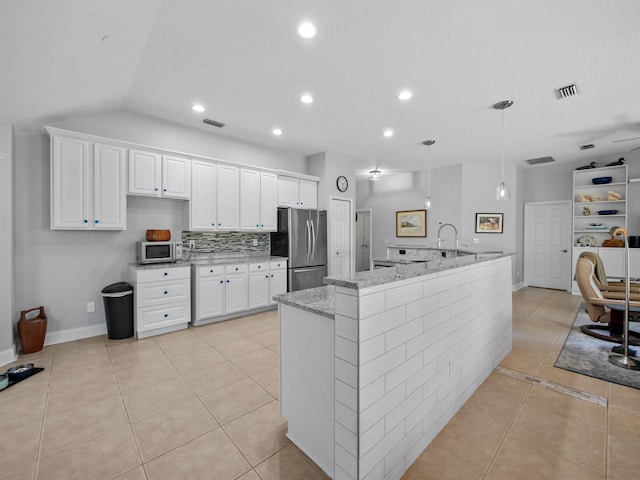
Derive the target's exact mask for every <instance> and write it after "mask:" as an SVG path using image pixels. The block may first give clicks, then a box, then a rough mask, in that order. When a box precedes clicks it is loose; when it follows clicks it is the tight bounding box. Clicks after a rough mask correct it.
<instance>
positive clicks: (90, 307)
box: [87, 302, 96, 313]
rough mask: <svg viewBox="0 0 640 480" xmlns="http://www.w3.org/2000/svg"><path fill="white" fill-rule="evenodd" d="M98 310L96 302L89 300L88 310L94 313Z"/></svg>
mask: <svg viewBox="0 0 640 480" xmlns="http://www.w3.org/2000/svg"><path fill="white" fill-rule="evenodd" d="M95 311H96V302H87V312H89V313H93V312H95Z"/></svg>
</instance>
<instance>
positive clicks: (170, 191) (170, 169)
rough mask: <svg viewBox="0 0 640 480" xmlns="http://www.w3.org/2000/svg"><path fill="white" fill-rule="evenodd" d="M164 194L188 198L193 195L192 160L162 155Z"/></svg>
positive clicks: (171, 196)
mask: <svg viewBox="0 0 640 480" xmlns="http://www.w3.org/2000/svg"><path fill="white" fill-rule="evenodd" d="M162 196H163V197H168V198H179V199H185V200H188V199H189V198H190V196H191V160H189V159H187V158H179V157H170V156H169V155H163V157H162Z"/></svg>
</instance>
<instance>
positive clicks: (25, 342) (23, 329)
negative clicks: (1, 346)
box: [18, 307, 47, 353]
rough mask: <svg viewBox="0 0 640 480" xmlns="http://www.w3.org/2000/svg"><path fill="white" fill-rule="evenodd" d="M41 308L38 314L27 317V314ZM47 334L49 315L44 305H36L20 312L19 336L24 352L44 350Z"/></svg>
mask: <svg viewBox="0 0 640 480" xmlns="http://www.w3.org/2000/svg"><path fill="white" fill-rule="evenodd" d="M36 310H39V313H38V316H37V317H33V318H27V314H28V313H30V312H33V311H36ZM46 334H47V315H46V314H45V313H44V307H36V308H32V309H30V310H23V311H22V312H20V320H18V338H20V344H21V345H22V353H35V352H39V351H40V350H42V347H43V346H44V337H45V335H46Z"/></svg>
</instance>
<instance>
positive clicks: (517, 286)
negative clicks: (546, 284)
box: [511, 282, 524, 292]
mask: <svg viewBox="0 0 640 480" xmlns="http://www.w3.org/2000/svg"><path fill="white" fill-rule="evenodd" d="M523 288H524V282H520V283H514V284H513V285H511V289H512V291H514V292H517V291H518V290H522V289H523Z"/></svg>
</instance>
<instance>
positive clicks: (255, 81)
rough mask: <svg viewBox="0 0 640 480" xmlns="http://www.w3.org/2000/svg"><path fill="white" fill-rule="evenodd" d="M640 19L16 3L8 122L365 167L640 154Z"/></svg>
mask: <svg viewBox="0 0 640 480" xmlns="http://www.w3.org/2000/svg"><path fill="white" fill-rule="evenodd" d="M303 20H311V21H312V22H313V23H315V25H316V26H317V28H318V34H317V35H316V37H314V38H313V39H303V38H301V37H300V36H299V35H298V34H297V27H298V24H299V23H300V22H301V21H303ZM639 25H640V2H638V1H637V0H535V1H532V0H482V1H479V0H397V1H389V0H315V1H310V0H189V1H184V0H164V1H162V0H109V1H105V0H24V1H18V0H0V65H1V66H2V68H1V69H0V125H7V124H13V125H15V126H16V128H17V129H18V130H20V129H33V128H41V127H42V126H43V125H45V124H49V123H52V122H55V121H59V120H64V119H65V118H69V117H72V116H76V115H82V114H90V113H96V112H101V111H107V110H114V109H126V110H130V111H133V112H140V113H144V114H146V115H151V116H155V117H159V118H162V119H166V120H169V121H172V122H177V123H180V124H184V125H189V126H192V127H193V128H197V129H203V130H206V131H210V132H213V133H215V134H219V135H227V136H230V137H235V138H239V139H242V140H246V141H249V142H253V143H258V144H264V145H267V146H274V147H279V148H283V149H285V150H289V151H294V152H298V153H301V154H304V155H311V154H314V153H317V152H322V151H331V152H336V153H341V154H344V155H347V156H349V157H352V158H353V159H354V166H355V168H356V169H357V170H359V171H362V172H366V171H368V170H371V169H373V168H374V167H377V168H379V169H380V170H383V171H390V170H391V171H406V170H417V169H422V168H424V166H425V161H426V158H427V156H429V158H430V159H431V162H432V165H433V166H438V165H445V164H450V163H458V162H461V161H474V160H479V161H482V160H490V159H495V158H497V157H500V155H501V148H502V147H501V145H502V143H501V142H502V139H504V148H505V155H506V158H507V161H514V162H523V161H524V160H526V159H531V158H537V157H544V156H549V155H550V156H552V157H553V158H554V159H555V160H556V161H557V162H574V161H584V162H585V163H588V162H589V161H591V160H595V159H598V158H608V159H611V158H613V159H615V158H614V157H617V156H618V155H620V156H624V154H625V153H628V152H629V151H630V150H631V149H633V148H636V147H640V109H638V105H640V88H639V87H640V82H639V79H640V55H639V53H638V52H640V28H639V27H638V26H639ZM576 82H577V85H578V91H579V94H578V95H576V96H573V97H569V98H565V99H558V96H557V92H556V89H557V88H558V87H562V86H564V85H567V84H572V83H576ZM403 89H409V90H411V91H412V92H413V97H412V98H411V99H409V100H406V101H401V100H399V99H398V93H399V92H400V91H401V90H403ZM307 92H308V93H311V94H312V95H313V96H314V99H315V101H314V102H313V103H312V104H308V105H307V104H303V103H301V102H300V96H301V94H303V93H307ZM507 99H509V100H513V101H514V106H513V107H511V108H510V109H508V110H506V111H505V112H504V115H505V116H504V122H505V123H504V137H503V136H502V112H500V111H498V110H495V109H494V108H493V107H492V105H493V104H494V103H496V102H499V101H501V100H507ZM195 103H200V104H202V105H203V106H204V107H205V108H206V111H205V112H204V113H196V112H194V111H192V110H191V106H192V105H193V104H195ZM204 118H210V119H213V120H216V121H219V122H222V123H225V124H226V126H225V127H224V128H222V129H218V128H216V127H212V126H209V125H206V124H204V123H202V120H203V119H204ZM275 127H278V128H281V129H282V131H283V134H282V135H281V136H279V137H276V136H274V135H273V134H272V130H273V129H274V128H275ZM385 129H391V130H393V132H394V135H393V136H391V137H384V136H383V131H384V130H385ZM426 139H435V140H436V144H435V145H433V146H432V147H430V148H429V150H427V147H425V146H423V145H422V143H421V142H422V141H423V140H426ZM629 139H633V140H629ZM621 140H624V141H621ZM591 143H592V144H594V145H595V148H594V149H591V150H586V151H582V150H580V149H579V148H578V147H579V146H580V145H584V144H591Z"/></svg>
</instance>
